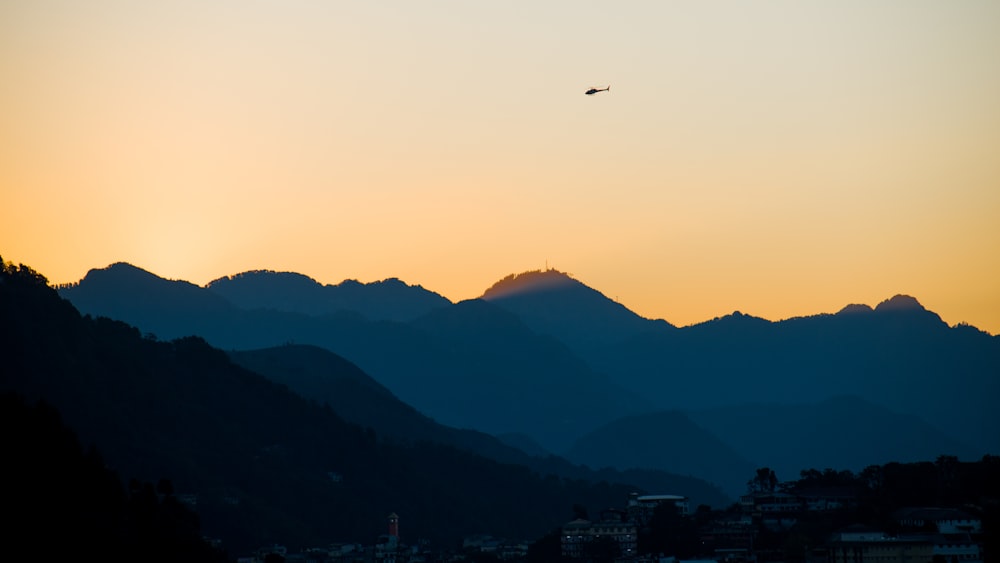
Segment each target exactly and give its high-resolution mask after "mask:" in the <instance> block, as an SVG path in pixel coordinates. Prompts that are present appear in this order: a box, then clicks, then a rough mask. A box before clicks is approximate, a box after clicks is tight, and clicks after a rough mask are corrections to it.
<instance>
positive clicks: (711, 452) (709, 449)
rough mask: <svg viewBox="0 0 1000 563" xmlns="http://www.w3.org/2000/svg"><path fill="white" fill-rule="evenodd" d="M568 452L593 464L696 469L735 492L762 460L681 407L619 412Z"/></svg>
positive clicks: (692, 472)
mask: <svg viewBox="0 0 1000 563" xmlns="http://www.w3.org/2000/svg"><path fill="white" fill-rule="evenodd" d="M566 457H567V458H569V459H570V460H572V461H575V462H578V463H584V464H587V465H589V466H591V467H603V466H605V465H611V466H612V467H616V468H618V469H629V468H643V469H657V470H661V471H669V472H671V473H679V474H681V475H697V476H698V477H700V478H702V479H705V480H707V481H710V482H713V483H716V484H717V485H719V486H720V487H722V489H723V490H725V491H726V492H727V493H728V494H730V495H732V497H733V498H739V495H740V494H741V493H743V492H744V491H745V490H746V482H747V480H748V479H749V477H750V476H752V475H753V472H754V470H755V469H756V468H757V467H760V465H754V464H753V463H751V462H750V461H748V459H747V458H745V457H743V456H741V455H740V454H738V453H736V451H734V450H733V448H731V447H730V446H729V445H728V444H726V443H724V442H723V441H722V440H720V439H719V438H718V437H717V436H715V435H714V434H712V433H711V432H709V431H707V430H705V429H704V428H702V427H700V426H699V425H697V424H695V423H694V422H692V421H691V419H690V418H688V416H687V415H685V414H684V413H681V412H678V411H661V412H655V413H649V414H642V415H633V416H628V417H625V418H620V419H618V420H615V421H613V422H611V423H609V424H606V425H604V426H602V427H600V428H598V429H596V430H594V431H592V432H589V433H588V434H586V435H585V436H583V437H581V438H580V439H579V440H577V441H576V443H575V444H574V445H573V447H572V448H571V449H570V450H569V451H568V452H566Z"/></svg>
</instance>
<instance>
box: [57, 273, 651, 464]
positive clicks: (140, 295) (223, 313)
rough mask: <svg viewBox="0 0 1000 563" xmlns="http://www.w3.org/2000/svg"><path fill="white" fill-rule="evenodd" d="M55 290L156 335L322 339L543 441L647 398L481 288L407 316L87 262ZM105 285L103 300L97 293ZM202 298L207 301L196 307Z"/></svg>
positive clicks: (257, 342)
mask: <svg viewBox="0 0 1000 563" xmlns="http://www.w3.org/2000/svg"><path fill="white" fill-rule="evenodd" d="M296 283H302V280H298V281H297V282H296ZM307 285H308V284H307ZM60 294H61V295H62V296H64V297H65V298H67V299H69V300H70V301H72V302H73V303H74V304H75V305H77V304H78V305H77V306H78V307H79V308H80V310H81V312H83V313H87V314H92V315H106V314H108V313H112V314H113V315H114V317H113V318H117V319H119V320H122V321H125V322H127V323H129V324H132V325H134V326H137V327H139V329H140V330H142V331H143V332H146V333H152V334H155V335H156V336H158V337H160V338H164V339H173V338H179V337H182V336H189V335H198V336H201V337H203V338H205V339H206V340H207V341H208V342H210V343H211V344H212V345H214V346H218V347H220V348H223V349H228V350H252V349H259V348H268V347H273V346H276V345H281V344H286V343H296V344H311V345H315V346H321V347H324V348H326V349H328V350H330V351H332V352H335V353H337V354H339V355H340V356H343V357H344V358H347V359H348V360H350V361H351V362H353V363H354V364H356V365H357V366H359V367H360V368H361V369H362V370H363V371H364V372H365V373H367V374H369V375H371V376H372V377H374V378H375V379H376V380H377V381H378V382H379V383H380V384H382V385H384V386H385V387H386V388H388V389H390V390H391V391H392V393H393V394H395V395H396V396H397V397H399V398H400V399H401V400H403V401H404V402H406V403H407V404H409V405H412V406H413V407H414V408H416V409H417V410H418V411H420V412H422V413H425V414H427V415H428V416H430V417H432V418H433V419H435V420H436V421H438V422H440V423H443V424H446V425H448V426H453V427H458V428H471V429H476V430H480V431H484V432H488V433H491V434H496V433H505V432H522V433H526V434H529V435H531V436H532V437H533V438H534V439H535V440H538V441H539V442H540V443H541V444H542V445H543V447H545V448H546V449H549V450H550V451H558V450H560V449H562V448H563V447H565V446H567V445H568V444H569V443H570V441H571V440H573V439H575V438H576V437H577V436H578V435H579V434H580V433H582V432H584V431H586V430H588V429H590V428H592V427H593V426H596V425H599V424H602V423H604V422H608V421H610V420H613V419H614V418H617V417H619V416H623V415H625V414H629V413H632V412H639V411H642V410H646V409H648V408H651V403H649V402H648V401H647V400H646V399H644V398H643V397H642V395H641V394H640V393H634V392H629V391H625V390H623V389H622V388H620V387H619V386H618V385H617V384H616V383H615V382H613V381H611V380H610V379H609V378H607V377H606V376H604V375H602V374H601V373H599V372H597V371H596V370H594V369H593V368H592V367H590V365H588V364H587V363H586V362H583V361H582V360H580V358H579V357H577V356H576V355H575V354H574V353H573V352H572V351H571V350H570V349H569V348H568V347H566V345H565V344H563V343H562V342H561V341H559V340H557V339H555V338H553V337H551V336H548V335H543V334H538V333H536V332H534V331H532V330H531V329H530V328H528V327H527V326H526V325H525V324H524V323H523V322H522V321H521V320H520V319H519V318H518V317H517V316H515V315H513V314H511V313H510V312H508V311H506V310H504V309H502V308H500V307H497V306H495V305H493V304H490V303H488V302H485V301H482V300H469V301H465V302H460V303H456V304H452V305H450V306H447V307H443V308H434V309H432V310H430V311H429V312H428V313H426V314H424V315H422V316H421V317H419V318H417V319H414V320H413V321H411V322H407V323H403V322H394V321H370V320H368V319H366V318H364V317H363V316H362V315H360V314H358V313H356V312H349V311H340V312H338V313H335V314H324V315H309V314H304V313H297V312H289V311H280V310H273V309H261V308H255V309H242V308H239V307H236V306H235V305H232V304H231V303H229V302H228V301H226V300H225V299H224V298H222V297H221V296H220V295H218V294H215V293H213V292H212V291H211V290H210V289H208V288H198V287H196V286H193V285H191V284H188V283H186V282H176V281H168V280H164V279H162V278H158V277H156V276H153V275H151V274H148V273H147V272H144V271H143V270H140V269H138V268H135V267H134V266H128V265H124V264H115V265H112V266H111V267H109V268H108V269H106V270H93V271H91V272H90V273H88V274H87V276H86V277H85V278H84V279H83V280H81V281H80V283H78V284H76V285H73V286H69V287H65V288H61V289H60ZM109 296H113V304H114V307H112V308H106V307H105V305H104V303H105V302H106V301H107V300H110V297H109ZM203 301H207V302H211V303H213V304H215V305H214V306H213V307H211V308H205V309H204V310H200V309H199V303H201V302H203ZM126 303H132V304H133V305H134V307H132V308H130V307H127V306H123V304H126Z"/></svg>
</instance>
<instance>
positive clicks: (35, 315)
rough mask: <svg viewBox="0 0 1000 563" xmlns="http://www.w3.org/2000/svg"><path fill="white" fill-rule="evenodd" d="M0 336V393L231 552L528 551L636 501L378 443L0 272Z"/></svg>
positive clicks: (223, 362) (287, 395)
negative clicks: (580, 513)
mask: <svg viewBox="0 0 1000 563" xmlns="http://www.w3.org/2000/svg"><path fill="white" fill-rule="evenodd" d="M0 331H2V332H0V353H2V355H3V358H4V369H3V371H2V376H0V390H3V391H14V392H17V393H19V394H21V395H22V396H24V397H25V398H26V400H28V401H36V400H39V399H44V400H45V401H46V402H48V403H49V404H51V405H52V406H53V407H54V408H56V409H58V410H59V412H60V413H62V415H63V417H64V419H65V421H66V423H67V424H68V425H69V426H70V427H71V428H73V429H74V431H76V432H77V433H78V435H79V436H80V439H81V441H82V442H83V443H84V444H94V445H96V446H98V447H99V448H100V450H101V451H102V453H103V454H104V457H105V460H106V461H107V463H108V465H109V466H110V467H112V468H114V469H115V470H116V471H117V472H118V473H119V474H120V475H122V477H123V478H124V479H132V478H136V479H139V480H142V481H151V482H156V481H158V480H159V479H161V478H168V479H170V480H171V482H172V483H173V487H174V489H175V491H177V492H178V494H182V493H183V494H191V495H195V498H196V499H197V511H198V514H199V517H200V518H201V522H202V528H203V530H204V533H205V534H207V535H209V536H211V537H216V538H221V539H222V540H223V546H224V547H225V548H226V549H227V551H229V552H230V553H242V552H245V551H246V550H249V549H253V548H256V547H259V546H261V545H268V544H271V543H275V542H277V543H283V544H285V545H288V546H289V547H290V548H296V547H312V546H322V545H326V544H328V543H331V542H335V541H357V542H364V543H367V542H369V541H372V540H374V538H375V537H376V536H377V535H378V534H380V533H382V532H383V531H384V521H385V517H386V515H387V514H389V513H390V512H396V513H398V514H400V516H401V517H402V518H405V522H406V527H405V532H404V534H405V536H406V538H405V539H407V540H416V539H417V538H425V539H429V540H431V541H432V542H436V543H437V544H438V545H441V544H444V545H447V546H453V545H455V543H456V542H458V541H460V539H461V538H462V537H464V536H466V535H471V534H475V533H489V534H492V535H497V536H504V537H512V538H527V539H531V538H536V537H540V536H541V535H543V534H544V533H546V532H547V531H549V530H550V529H551V528H552V527H553V526H557V525H560V524H561V523H563V522H564V521H565V520H567V519H568V518H570V517H571V515H572V512H571V508H572V506H573V505H574V504H583V505H585V506H590V507H594V509H595V510H596V509H598V507H605V506H620V505H621V504H622V502H623V499H625V498H626V496H627V494H628V493H629V492H631V491H633V490H636V487H633V486H629V485H616V484H609V483H607V482H604V483H598V484H593V483H591V482H586V481H582V480H572V479H566V478H559V477H556V476H554V475H553V476H548V477H543V476H541V475H540V474H538V473H537V472H534V471H532V470H530V469H527V468H525V467H523V466H516V465H509V464H500V463H497V462H494V461H491V460H488V459H486V458H483V457H481V456H477V455H473V454H469V453H465V452H462V451H460V450H458V449H456V448H454V447H448V446H444V445H433V444H417V445H414V446H400V445H392V444H390V443H386V442H383V441H380V440H378V438H377V435H376V433H375V432H374V431H372V430H366V429H364V428H362V427H360V426H356V425H353V424H349V423H347V422H345V421H344V420H343V419H341V418H340V417H339V416H337V415H336V414H335V413H334V412H333V411H332V410H331V409H329V408H324V407H321V406H319V405H318V404H316V403H314V402H310V401H307V400H305V399H303V398H301V397H300V396H299V395H297V394H294V393H292V392H291V391H289V390H288V388H287V387H284V386H281V385H278V384H276V383H273V382H271V381H269V380H267V379H265V378H264V377H263V376H260V375H258V374H256V373H253V372H250V371H248V370H246V369H244V368H242V367H239V366H237V365H236V364H233V363H232V362H231V361H230V360H229V358H228V356H227V355H226V354H225V353H224V352H222V351H220V350H218V349H215V348H212V347H211V346H209V345H208V344H206V343H205V342H204V341H203V340H201V339H200V338H196V337H189V338H182V339H178V340H175V341H170V342H161V341H156V340H153V339H150V338H144V337H143V336H142V335H141V334H140V333H139V331H138V330H137V329H136V328H134V327H131V326H129V325H126V324H124V323H121V322H117V321H112V320H108V319H104V318H97V319H94V318H90V317H83V316H81V315H80V314H79V313H78V312H77V311H76V309H75V308H73V307H72V306H71V305H70V304H69V303H68V302H67V301H64V300H62V299H61V298H59V296H58V295H57V294H56V292H55V291H54V290H53V289H51V288H49V287H48V286H47V284H46V280H45V278H44V277H42V276H41V275H39V274H37V273H35V272H33V271H31V270H30V268H26V267H20V268H19V267H15V266H13V265H10V264H5V265H4V267H3V271H2V273H0Z"/></svg>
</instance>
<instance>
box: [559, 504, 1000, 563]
mask: <svg viewBox="0 0 1000 563" xmlns="http://www.w3.org/2000/svg"><path fill="white" fill-rule="evenodd" d="M664 504H668V505H671V506H673V507H674V508H675V509H676V513H677V514H678V515H679V516H681V517H690V516H691V515H690V511H689V507H688V503H687V499H685V498H684V497H681V496H676V495H649V496H638V495H632V496H631V497H630V498H629V501H628V505H627V507H626V509H625V510H606V511H603V512H601V515H600V518H598V519H597V520H594V521H589V520H584V519H577V520H573V521H571V522H568V523H566V524H565V525H564V526H563V527H562V535H561V542H562V555H563V556H564V557H568V558H570V559H574V560H578V561H586V560H588V559H589V560H593V559H595V557H601V555H602V547H601V546H600V544H603V545H604V546H605V547H607V546H614V547H615V548H616V549H615V550H614V551H615V552H616V553H617V555H616V557H615V558H614V560H615V561H616V562H621V563H625V562H629V563H663V562H670V563H675V562H677V559H676V558H674V557H671V556H670V554H656V555H650V554H640V553H639V549H638V547H639V546H638V538H639V534H640V533H641V532H642V530H643V528H644V527H646V526H647V525H648V524H649V521H650V519H651V518H652V516H653V514H654V513H655V512H656V510H657V508H658V507H659V506H661V505H664ZM858 504H859V498H858V495H857V492H856V491H854V490H853V489H851V488H849V487H845V488H837V487H833V488H823V489H819V488H817V489H804V490H799V491H794V492H768V493H756V494H750V495H745V496H744V497H742V498H741V499H740V503H739V505H738V510H731V511H726V512H722V513H713V514H712V515H711V517H709V518H706V519H703V521H702V522H701V523H700V524H699V526H698V527H697V535H698V542H699V545H700V547H701V555H700V557H704V558H706V559H702V560H699V561H715V562H720V563H729V562H731V563H742V562H754V563H766V562H769V561H785V560H787V559H788V558H789V556H791V555H794V557H793V558H794V559H796V560H802V561H806V562H808V563H903V562H905V563H921V562H926V563H931V562H936V561H945V562H947V563H982V562H983V561H984V558H983V553H982V543H981V538H982V533H983V529H982V521H981V520H980V519H978V518H975V517H973V516H972V515H970V514H969V513H967V512H964V511H962V510H959V509H954V508H924V507H917V508H903V509H900V510H897V511H895V512H894V513H893V515H892V522H891V526H890V528H891V531H890V530H878V529H874V528H870V527H867V526H862V525H852V526H848V527H846V528H843V529H840V530H838V531H836V532H835V533H833V534H829V535H827V536H826V537H824V538H821V539H819V540H818V541H814V542H805V543H803V544H802V545H801V546H798V547H796V548H795V549H798V550H799V551H798V552H797V553H794V554H791V553H789V551H788V550H789V549H792V548H790V547H789V546H788V545H787V544H786V545H783V546H775V545H773V541H772V542H771V545H761V544H762V543H764V542H761V541H760V534H761V533H769V534H770V535H771V537H772V539H773V538H774V537H783V536H782V534H786V533H787V532H789V531H790V530H791V529H792V527H793V526H795V525H796V524H797V523H798V522H799V521H801V520H806V519H809V520H812V521H816V520H818V519H819V520H821V519H823V517H824V513H825V514H827V515H829V514H832V513H833V512H836V511H841V510H849V509H852V508H857V506H858ZM691 561H694V560H691ZM680 563H684V561H681V562H680Z"/></svg>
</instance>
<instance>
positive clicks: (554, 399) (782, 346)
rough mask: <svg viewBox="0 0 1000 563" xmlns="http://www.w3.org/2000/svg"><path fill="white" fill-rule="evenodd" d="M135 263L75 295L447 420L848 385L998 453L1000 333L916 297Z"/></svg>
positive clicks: (88, 305) (624, 412)
mask: <svg viewBox="0 0 1000 563" xmlns="http://www.w3.org/2000/svg"><path fill="white" fill-rule="evenodd" d="M130 268H131V267H126V266H124V265H117V266H115V267H113V268H111V269H109V270H115V269H122V270H123V272H122V274H123V275H121V276H118V275H116V274H115V273H114V272H109V271H94V272H91V274H88V276H87V278H85V279H84V280H83V281H82V282H81V283H80V284H79V285H78V286H76V287H72V288H68V289H65V290H63V291H62V293H63V295H65V296H66V297H67V298H69V299H71V300H73V302H74V303H76V304H79V306H81V309H82V310H84V311H87V312H92V313H95V314H114V315H117V316H118V318H123V319H126V320H128V321H129V322H131V323H134V324H136V325H137V326H140V327H141V328H142V330H144V331H151V332H155V333H157V334H160V335H161V336H164V335H166V336H170V337H172V336H176V335H182V334H201V335H204V336H205V337H206V338H207V339H208V340H209V341H210V342H212V343H213V344H217V345H219V346H222V347H225V348H228V349H249V348H261V347H267V346H274V345H276V344H282V343H286V342H296V343H309V344H315V345H318V346H323V347H325V348H327V349H329V350H331V351H334V352H336V353H338V354H340V355H342V356H344V357H346V358H349V359H350V360H351V361H352V362H354V363H356V364H357V365H358V366H360V367H361V368H362V369H363V370H364V371H365V372H366V373H368V374H370V375H371V376H373V377H374V378H375V379H376V380H377V381H378V382H379V383H381V384H382V385H384V386H385V387H387V388H388V389H390V390H391V391H392V393H393V394H395V395H396V396H398V397H399V398H400V399H402V400H403V401H405V402H406V403H408V404H410V405H412V406H413V407H414V408H416V409H417V410H418V411H420V412H421V413H424V414H426V415H427V416H429V417H431V418H433V419H435V420H436V421H438V422H442V423H445V424H447V425H449V426H456V427H465V428H475V429H478V430H481V431H486V432H489V433H492V434H502V433H522V434H525V435H528V436H530V437H531V438H532V439H534V440H536V441H538V442H540V443H541V445H542V447H544V448H545V449H548V450H549V451H565V448H568V447H569V445H570V443H571V442H572V441H573V440H575V439H576V438H579V437H580V436H583V435H584V434H586V433H588V432H590V431H592V430H594V429H595V428H597V427H598V426H600V425H602V424H605V423H608V422H610V421H612V420H615V419H617V418H620V417H623V416H629V415H636V414H642V413H645V412H651V411H654V410H667V409H674V410H683V411H692V410H699V409H708V408H714V407H721V406H727V405H734V404H741V403H756V404H809V405H812V404H816V403H818V402H821V401H824V400H826V399H829V398H831V397H835V396H841V395H854V396H856V397H858V398H859V399H862V400H863V401H864V402H866V403H869V404H871V405H882V406H884V407H886V408H888V409H891V411H892V412H894V413H899V414H900V415H908V416H910V417H915V418H912V419H911V426H914V425H918V423H919V424H924V423H926V424H928V425H929V426H928V428H929V429H928V430H927V431H926V432H925V433H924V435H925V436H926V438H927V440H926V441H925V442H921V443H918V441H917V440H915V439H910V438H905V439H903V435H902V434H900V440H897V443H899V444H907V447H909V448H910V449H909V450H906V451H904V450H902V449H898V450H893V451H894V454H893V455H895V456H899V457H901V458H907V459H913V458H918V457H920V456H922V455H924V452H926V451H928V450H930V449H934V448H937V447H939V446H941V445H947V444H948V443H949V442H948V441H947V440H945V438H948V439H950V440H951V442H950V443H952V444H954V445H955V446H954V447H953V448H951V449H952V450H954V451H955V452H959V451H968V452H969V455H971V456H973V457H978V456H980V455H982V454H986V453H992V452H996V451H1000V415H998V411H997V409H995V408H994V405H993V402H994V398H995V397H997V396H1000V337H995V336H990V335H988V334H986V333H984V332H982V331H979V330H977V329H975V328H973V327H969V326H961V325H960V326H955V327H948V326H947V325H945V323H943V322H942V321H941V319H940V318H939V317H938V316H937V315H936V314H934V313H933V312H930V311H927V310H925V309H924V308H923V307H922V306H921V305H920V304H919V302H918V301H917V300H916V299H914V298H912V297H909V296H896V297H894V298H892V299H888V300H886V301H884V302H883V303H880V304H878V306H876V307H874V308H872V307H869V306H867V305H848V306H846V307H845V308H844V309H843V310H842V311H840V312H839V313H837V314H822V315H815V316H811V317H800V318H795V319H788V320H784V321H778V322H772V321H768V320H765V319H760V318H755V317H751V316H747V315H743V314H740V313H739V312H736V313H733V314H732V315H727V316H725V317H722V318H717V319H713V320H711V321H707V322H705V323H700V324H697V325H693V326H689V327H684V328H677V327H673V326H670V325H669V324H667V323H665V322H663V321H650V320H647V319H643V318H641V317H639V316H638V315H635V314H634V313H632V312H631V311H628V310H627V309H626V308H624V307H622V306H621V305H620V304H618V303H615V302H613V301H611V300H609V299H607V298H606V297H605V296H604V295H602V294H601V293H599V292H597V291H595V290H593V289H591V288H588V287H587V286H585V285H584V284H582V283H580V282H578V281H576V280H574V279H572V278H571V277H570V276H568V275H566V274H563V273H560V272H556V271H553V270H547V271H544V272H528V273H525V274H520V275H516V276H509V277H507V278H505V279H504V280H501V281H499V282H498V283H497V284H495V285H494V286H493V287H491V288H490V289H488V290H487V291H486V292H485V293H484V295H483V299H481V300H472V301H468V302H462V303H456V304H453V305H450V306H447V307H443V308H435V309H432V310H430V311H429V312H428V313H426V314H424V315H422V316H421V317H419V318H416V319H414V320H413V321H412V322H408V323H398V322H371V321H368V320H366V319H364V318H363V316H362V315H361V314H358V313H354V314H350V313H347V312H341V313H338V314H336V315H326V316H316V315H305V314H302V313H293V312H282V311H278V310H274V309H271V310H263V309H256V310H248V309H241V308H239V307H235V306H234V305H232V304H231V303H229V302H228V301H225V300H223V301H221V302H220V301H218V299H217V298H219V296H218V295H217V294H216V295H214V296H204V295H198V296H196V295H195V294H196V293H197V291H198V290H199V288H197V287H194V286H191V285H190V284H186V283H185V282H168V281H166V280H162V279H160V278H156V277H155V276H152V275H151V274H143V275H137V274H136V273H135V272H132V271H129V269H130ZM131 269H132V270H134V268H131ZM97 273H101V275H97ZM119 278H120V279H119ZM306 281H307V282H308V280H306ZM299 282H302V280H299ZM303 283H304V282H303ZM310 283H311V282H310ZM305 285H309V283H306V284H305ZM404 285H405V284H404ZM168 286H170V287H168ZM173 286H176V287H173ZM200 289H201V290H202V291H205V292H208V291H209V290H207V289H204V288H200ZM303 295H306V294H305V293H303ZM129 303H131V305H129ZM157 307H159V308H160V310H159V311H157V310H156V308H157ZM317 307H318V308H317V310H319V309H321V307H319V306H317ZM289 308H291V306H289ZM843 416H849V415H846V414H845V415H843ZM920 421H924V422H920ZM698 423H699V425H701V426H703V427H705V428H710V427H709V426H708V425H707V424H702V422H701V421H700V420H699V421H698ZM892 428H895V427H892ZM900 432H902V430H900ZM716 434H717V435H718V436H719V437H721V438H722V439H723V440H724V441H726V442H727V443H729V444H730V445H731V446H733V447H734V448H737V444H734V443H733V442H732V441H731V439H729V438H726V437H725V436H723V435H722V434H718V433H716ZM942 436H943V437H942ZM886 439H891V436H888V435H887V436H886ZM779 441H780V440H779ZM962 444H968V450H966V449H964V446H962ZM918 446H919V447H918ZM737 449H738V450H739V448H737ZM739 451H741V452H742V450H739ZM772 453H773V454H774V455H781V456H783V457H781V458H780V459H779V458H771V459H768V460H767V461H766V463H767V464H769V465H772V466H781V467H789V468H792V467H796V466H797V465H798V464H800V463H801V461H800V460H801V458H800V457H798V458H797V457H795V456H792V455H790V453H789V451H784V452H782V451H781V450H780V448H779V449H777V450H772ZM937 453H945V452H937ZM868 454H870V455H871V456H873V457H874V456H878V457H877V459H871V460H869V461H864V460H862V459H861V457H860V456H859V457H858V458H857V460H858V462H859V463H862V462H863V463H879V462H882V461H884V456H883V455H882V454H880V453H879V452H877V451H868ZM909 454H912V455H909ZM743 455H744V457H745V458H747V459H752V460H756V459H759V458H758V457H757V456H755V455H747V454H746V453H744V454H743ZM960 455H964V454H960ZM817 459H820V458H817ZM852 459H854V458H852ZM615 463H616V461H615V460H610V459H609V460H606V462H605V465H609V466H611V465H614V464H615ZM692 463H696V462H695V461H692ZM838 466H839V464H838ZM798 469H802V468H801V467H800V468H798ZM798 469H796V470H798Z"/></svg>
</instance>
